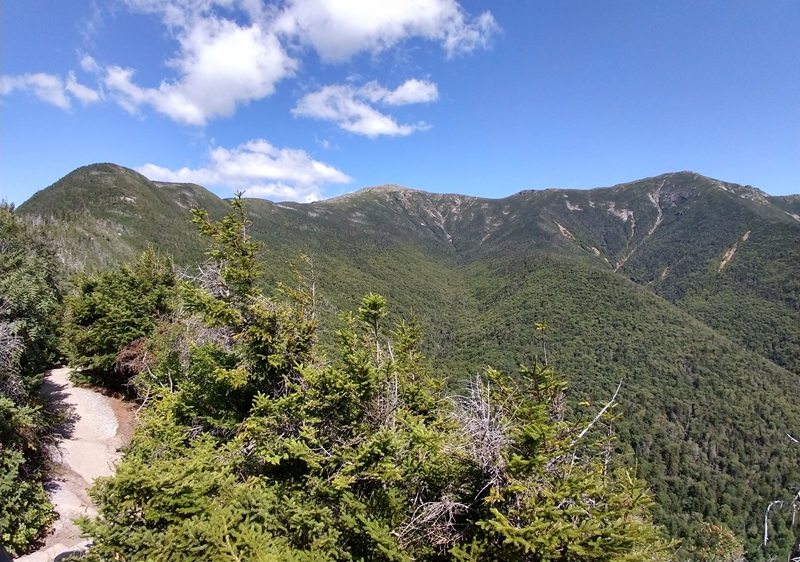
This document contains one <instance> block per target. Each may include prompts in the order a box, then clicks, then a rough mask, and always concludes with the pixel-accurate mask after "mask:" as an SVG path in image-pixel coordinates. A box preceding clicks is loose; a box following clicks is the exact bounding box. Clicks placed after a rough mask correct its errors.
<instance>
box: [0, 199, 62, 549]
mask: <svg viewBox="0 0 800 562" xmlns="http://www.w3.org/2000/svg"><path fill="white" fill-rule="evenodd" d="M57 270H58V268H57V264H56V261H55V259H54V257H53V255H52V253H51V252H49V251H48V250H47V249H46V247H45V246H44V245H42V244H41V243H40V242H39V241H38V240H36V239H35V237H33V236H32V234H31V233H30V232H29V231H28V230H27V229H26V228H25V227H24V225H23V224H21V223H20V222H18V221H17V219H16V218H15V216H14V214H13V207H12V206H9V205H6V204H2V205H0V543H2V544H3V546H5V547H6V548H7V549H8V550H9V552H10V553H11V554H12V555H16V554H21V553H23V552H24V551H25V549H26V548H27V547H28V545H29V544H30V543H31V542H32V541H33V540H34V539H36V538H37V537H38V536H40V535H41V533H42V532H43V531H44V530H45V529H46V527H47V526H48V525H49V523H50V522H52V521H53V519H54V513H53V509H52V505H51V504H50V502H49V500H48V499H47V495H46V494H45V491H44V488H43V486H42V481H43V476H44V474H43V472H44V464H45V458H44V451H43V449H44V447H43V441H44V440H46V436H47V432H48V430H49V426H50V421H51V420H49V419H48V417H47V416H46V415H45V413H44V409H43V406H42V403H41V400H40V397H39V389H40V387H41V381H42V375H43V373H44V369H46V368H47V367H49V366H50V365H51V364H52V363H53V361H55V360H56V358H57V357H58V350H57V346H56V344H57V341H58V339H57V335H56V331H57V328H58V323H59V318H60V311H61V303H60V293H59V289H58V284H57Z"/></svg>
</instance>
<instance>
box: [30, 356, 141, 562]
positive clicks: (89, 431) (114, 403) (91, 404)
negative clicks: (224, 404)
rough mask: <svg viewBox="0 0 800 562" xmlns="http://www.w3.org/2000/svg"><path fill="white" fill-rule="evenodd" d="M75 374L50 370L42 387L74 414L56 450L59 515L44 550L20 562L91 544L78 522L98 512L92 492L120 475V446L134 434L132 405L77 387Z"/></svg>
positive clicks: (42, 560)
mask: <svg viewBox="0 0 800 562" xmlns="http://www.w3.org/2000/svg"><path fill="white" fill-rule="evenodd" d="M69 372H70V371H69V369H66V368H62V369H54V370H52V371H50V373H48V375H47V377H46V378H45V382H44V386H43V388H42V393H43V394H44V395H45V396H47V397H48V398H49V399H50V400H51V401H52V402H53V405H54V407H56V408H59V409H63V410H64V411H65V412H67V414H68V417H67V420H66V421H65V422H64V423H63V424H62V426H61V427H60V428H58V431H59V433H60V434H61V437H62V439H61V440H60V441H59V443H58V447H57V449H54V450H53V451H51V456H52V457H53V461H54V464H55V465H56V468H55V470H54V475H53V479H52V480H51V482H50V483H49V484H48V491H49V492H50V498H51V500H52V502H53V505H54V506H55V508H56V511H57V512H58V515H59V518H58V520H57V521H56V522H55V524H54V525H53V529H52V531H51V532H50V534H49V535H48V536H47V537H46V539H45V543H44V545H43V546H42V548H40V549H39V550H37V551H36V552H34V553H32V554H28V555H27V556H23V557H21V558H18V560H20V561H26V562H50V561H55V560H59V559H60V558H61V557H63V556H66V554H67V553H74V552H76V551H81V550H82V549H83V548H84V547H85V545H86V539H83V538H81V537H80V531H79V529H78V528H77V527H76V526H75V524H74V523H73V522H72V520H73V519H75V518H76V517H80V516H81V515H86V516H89V517H93V516H95V515H96V514H97V511H96V510H95V508H94V505H93V504H92V501H91V499H90V498H89V496H88V495H87V494H86V490H87V489H88V488H89V487H90V486H91V483H92V482H93V481H94V479H95V478H97V477H100V476H111V475H112V474H113V473H114V466H115V464H116V463H117V461H118V460H119V459H120V457H121V453H120V452H119V450H120V449H121V448H122V447H124V446H125V445H126V444H127V443H128V441H130V438H131V436H132V435H133V430H134V424H135V422H134V415H133V411H132V406H131V405H130V404H128V403H125V402H123V401H122V400H120V399H118V398H113V397H109V396H104V395H102V394H100V393H98V392H95V391H94V390H90V389H87V388H79V387H76V386H74V385H73V384H72V382H70V380H69Z"/></svg>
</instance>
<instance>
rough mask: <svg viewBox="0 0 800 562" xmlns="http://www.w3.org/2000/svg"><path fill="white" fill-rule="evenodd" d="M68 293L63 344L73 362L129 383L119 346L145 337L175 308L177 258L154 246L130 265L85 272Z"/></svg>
mask: <svg viewBox="0 0 800 562" xmlns="http://www.w3.org/2000/svg"><path fill="white" fill-rule="evenodd" d="M76 284H77V291H76V293H75V294H71V295H68V296H67V298H66V320H65V327H64V347H65V349H66V351H67V355H68V357H69V361H70V364H71V365H72V366H73V367H75V368H80V369H82V370H83V371H84V374H85V375H88V376H90V377H92V378H93V379H94V380H95V382H97V383H99V384H103V385H106V386H118V385H120V384H123V383H125V382H126V381H125V380H124V374H123V373H120V372H119V370H118V369H117V368H116V363H117V356H118V354H119V352H120V351H121V350H122V349H123V348H124V347H125V346H126V345H128V344H130V343H131V342H133V341H134V340H136V339H138V338H142V337H146V336H148V335H150V334H151V333H152V331H153V330H154V329H155V327H156V324H157V322H158V321H159V319H161V318H163V317H165V316H167V315H168V314H169V313H170V312H171V311H172V309H173V307H174V305H175V303H174V297H175V294H176V290H177V289H176V288H177V280H176V277H175V272H174V268H173V265H172V260H171V259H170V258H168V257H165V256H161V255H159V254H158V253H157V252H156V251H155V250H153V249H152V248H150V249H148V250H146V251H145V252H144V253H143V254H142V255H141V256H140V257H139V259H138V260H137V262H136V263H135V264H133V265H131V266H128V265H122V266H120V267H119V268H117V269H116V270H109V271H104V272H100V273H97V274H95V275H89V274H82V275H80V276H79V277H78V280H77V283H76Z"/></svg>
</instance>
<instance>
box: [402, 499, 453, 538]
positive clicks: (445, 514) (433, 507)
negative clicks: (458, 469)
mask: <svg viewBox="0 0 800 562" xmlns="http://www.w3.org/2000/svg"><path fill="white" fill-rule="evenodd" d="M468 510H469V506H468V505H465V504H463V503H459V502H455V501H453V500H452V499H451V498H450V497H449V496H443V497H442V498H441V499H440V500H439V501H435V502H425V503H421V504H419V505H418V506H417V507H416V508H415V509H414V512H413V513H412V515H411V517H410V519H409V521H408V523H406V524H405V525H403V526H402V527H401V528H400V530H399V531H397V532H396V533H395V535H396V536H397V538H398V541H399V542H400V544H401V545H402V546H406V545H408V544H410V543H411V542H413V540H414V539H415V538H418V537H420V536H423V537H424V538H425V539H426V540H427V541H428V542H429V543H430V544H431V545H433V546H434V547H439V548H442V547H446V546H448V545H450V544H452V543H453V542H455V541H457V540H458V539H459V538H461V536H462V534H463V532H462V530H461V528H460V527H461V526H460V525H459V523H458V520H457V515H458V513H460V512H465V511H468Z"/></svg>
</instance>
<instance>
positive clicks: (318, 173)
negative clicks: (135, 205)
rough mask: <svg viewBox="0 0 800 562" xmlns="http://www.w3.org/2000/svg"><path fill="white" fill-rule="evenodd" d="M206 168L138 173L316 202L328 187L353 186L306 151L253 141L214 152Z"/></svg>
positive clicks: (157, 168)
mask: <svg viewBox="0 0 800 562" xmlns="http://www.w3.org/2000/svg"><path fill="white" fill-rule="evenodd" d="M209 160H210V162H209V165H208V166H206V167H203V168H195V169H191V168H181V169H179V170H170V169H168V168H164V167H161V166H157V165H155V164H145V165H144V166H142V167H140V168H137V171H138V172H140V173H141V174H143V175H144V176H146V177H148V178H150V179H151V180H155V181H169V182H179V183H198V184H201V185H206V186H224V187H228V188H230V189H233V190H243V191H245V192H246V193H247V194H248V195H249V196H251V197H268V198H277V199H283V200H289V199H291V200H294V201H314V200H316V199H319V198H320V197H321V196H322V187H323V186H324V185H325V184H328V183H350V182H351V181H352V178H351V177H350V176H348V175H347V174H345V173H344V172H342V171H340V170H338V169H336V168H334V167H333V166H330V165H328V164H325V163H324V162H320V161H318V160H314V159H313V158H311V157H310V156H309V155H308V153H307V152H305V151H304V150H297V149H292V148H282V149H279V148H275V147H274V146H272V145H271V144H270V143H268V142H267V141H265V140H253V141H250V142H247V143H244V144H241V145H239V146H237V147H236V148H233V149H227V148H222V147H218V148H214V149H212V150H211V151H210V152H209Z"/></svg>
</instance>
